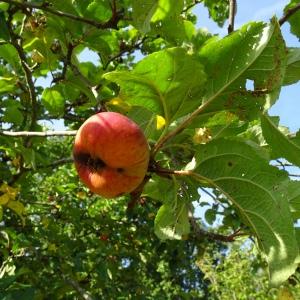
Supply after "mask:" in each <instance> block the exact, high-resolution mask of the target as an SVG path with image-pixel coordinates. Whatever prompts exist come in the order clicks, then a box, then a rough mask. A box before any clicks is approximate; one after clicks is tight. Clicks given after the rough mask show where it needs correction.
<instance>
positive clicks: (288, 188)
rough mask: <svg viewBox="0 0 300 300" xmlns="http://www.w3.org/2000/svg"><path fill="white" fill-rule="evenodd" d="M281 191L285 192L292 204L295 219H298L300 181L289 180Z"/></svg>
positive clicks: (299, 217) (299, 211)
mask: <svg viewBox="0 0 300 300" xmlns="http://www.w3.org/2000/svg"><path fill="white" fill-rule="evenodd" d="M281 192H282V193H284V194H285V197H286V199H287V201H288V202H289V204H290V209H291V212H292V215H293V219H294V220H295V221H297V220H298V219H300V181H289V182H287V184H286V185H284V187H283V188H282V191H281Z"/></svg>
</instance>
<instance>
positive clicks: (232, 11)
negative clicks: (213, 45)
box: [228, 0, 237, 34]
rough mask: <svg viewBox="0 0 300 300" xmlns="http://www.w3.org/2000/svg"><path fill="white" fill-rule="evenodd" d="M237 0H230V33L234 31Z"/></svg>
mask: <svg viewBox="0 0 300 300" xmlns="http://www.w3.org/2000/svg"><path fill="white" fill-rule="evenodd" d="M236 8H237V4H236V0H229V25H228V34H229V33H231V32H233V31H234V17H235V14H236Z"/></svg>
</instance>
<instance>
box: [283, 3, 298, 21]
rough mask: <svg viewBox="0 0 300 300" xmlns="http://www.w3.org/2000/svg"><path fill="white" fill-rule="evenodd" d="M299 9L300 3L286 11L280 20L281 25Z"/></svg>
mask: <svg viewBox="0 0 300 300" xmlns="http://www.w3.org/2000/svg"><path fill="white" fill-rule="evenodd" d="M298 10H300V3H298V4H297V5H295V6H294V7H292V8H290V9H288V10H287V11H286V13H285V14H284V15H283V16H282V17H281V18H280V19H279V20H278V23H279V25H280V26H282V25H283V24H284V23H285V22H286V21H287V20H288V19H289V18H290V17H291V16H292V15H293V14H295V13H296V12H297V11H298Z"/></svg>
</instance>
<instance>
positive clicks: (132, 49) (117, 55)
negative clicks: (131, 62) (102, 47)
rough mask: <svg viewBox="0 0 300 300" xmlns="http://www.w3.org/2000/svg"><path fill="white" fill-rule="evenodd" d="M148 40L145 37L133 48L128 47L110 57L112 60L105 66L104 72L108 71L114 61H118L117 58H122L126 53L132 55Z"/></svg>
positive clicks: (132, 46)
mask: <svg viewBox="0 0 300 300" xmlns="http://www.w3.org/2000/svg"><path fill="white" fill-rule="evenodd" d="M146 39H148V37H147V36H144V37H143V38H142V39H141V40H140V41H139V42H137V43H136V44H133V45H131V46H128V47H126V48H125V49H123V50H121V51H120V52H119V53H118V54H116V55H114V56H112V57H110V59H109V60H108V61H107V62H106V63H105V65H104V66H103V70H106V69H107V67H108V66H109V64H110V63H111V62H113V61H114V60H116V59H117V58H120V57H122V56H123V55H124V54H125V53H129V54H130V53H132V52H133V51H134V50H137V49H139V48H140V46H141V45H142V44H143V43H144V42H145V40H146Z"/></svg>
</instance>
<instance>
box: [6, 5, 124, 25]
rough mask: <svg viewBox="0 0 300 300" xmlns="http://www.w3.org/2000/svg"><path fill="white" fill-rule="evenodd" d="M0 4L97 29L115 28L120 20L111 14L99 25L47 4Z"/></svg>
mask: <svg viewBox="0 0 300 300" xmlns="http://www.w3.org/2000/svg"><path fill="white" fill-rule="evenodd" d="M1 2H5V3H9V4H13V5H15V6H17V7H19V8H21V9H39V10H42V11H46V12H48V13H50V14H53V15H56V16H59V17H64V18H69V19H72V20H74V21H78V22H82V23H85V24H89V25H91V26H94V27H96V28H98V29H108V28H116V27H117V23H118V22H119V20H120V19H121V16H120V14H118V13H113V15H112V18H111V19H110V20H108V21H107V22H105V23H101V22H98V21H96V20H92V19H88V18H84V17H80V16H76V15H72V14H70V13H67V12H63V11H60V10H56V9H53V8H51V7H50V4H49V3H47V2H44V3H42V4H40V3H33V2H32V3H30V2H19V1H16V0H1Z"/></svg>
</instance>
